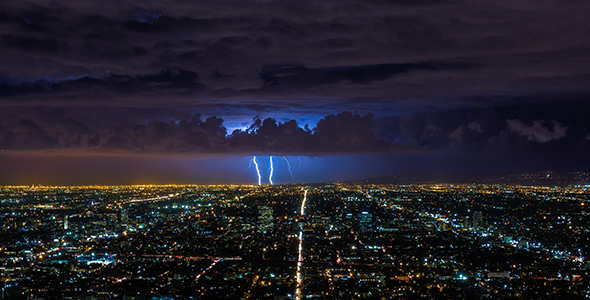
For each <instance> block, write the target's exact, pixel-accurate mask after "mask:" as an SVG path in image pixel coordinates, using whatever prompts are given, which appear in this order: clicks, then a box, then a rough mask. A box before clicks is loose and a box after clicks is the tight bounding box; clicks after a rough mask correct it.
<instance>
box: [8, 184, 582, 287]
mask: <svg viewBox="0 0 590 300" xmlns="http://www.w3.org/2000/svg"><path fill="white" fill-rule="evenodd" d="M589 195H590V187H588V186H563V187H537V186H511V185H447V184H424V185H385V184H383V185H371V184H364V185H353V184H342V183H333V184H322V185H305V186H300V185H285V186H237V185H219V186H193V185H166V186H81V187H72V186H68V187H57V186H56V187H48V186H27V187H1V188H0V203H1V208H0V226H2V230H1V231H0V276H1V277H2V283H1V285H2V298H6V299H309V298H315V299H358V298H363V299H480V298H484V299H555V298H558V297H559V298H563V299H585V298H586V299H587V297H590V292H589V291H590V277H589V276H588V270H589V268H590V265H589V263H588V259H587V257H588V254H589V251H590V248H589V245H590V240H589V238H590V223H589V222H590V216H589V215H588V214H587V212H586V207H587V206H588V205H590V203H589Z"/></svg>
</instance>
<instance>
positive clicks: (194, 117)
mask: <svg viewBox="0 0 590 300" xmlns="http://www.w3.org/2000/svg"><path fill="white" fill-rule="evenodd" d="M589 109H590V107H589V105H588V104H586V103H581V102H569V101H564V102H562V103H560V104H553V103H542V104H517V105H510V106H499V107H492V108H489V107H483V108H462V109H453V110H444V111H437V112H430V113H416V114H411V115H401V116H381V117H375V116H373V115H372V114H365V115H361V114H358V113H350V112H343V113H339V114H336V115H332V114H330V115H326V116H324V117H323V118H321V119H319V121H318V122H317V123H316V124H315V125H314V126H307V125H305V126H304V125H300V124H298V123H297V121H295V120H289V121H285V122H279V121H277V120H276V119H272V118H266V119H259V118H255V119H254V121H253V122H252V123H251V124H250V125H249V126H248V127H247V128H245V129H242V130H239V129H237V130H234V131H233V132H229V131H228V130H227V128H226V127H225V125H224V120H223V118H219V117H207V118H203V117H201V115H199V114H190V113H188V112H184V113H183V112H177V113H176V114H174V116H173V117H170V115H171V113H169V112H164V113H161V114H160V116H161V118H158V117H157V116H158V112H157V111H153V112H150V114H151V115H152V118H151V119H145V118H143V119H142V118H139V116H145V115H147V113H148V112H143V113H139V114H138V116H133V115H132V114H128V112H125V110H123V111H120V112H117V113H116V114H118V115H121V116H127V120H123V118H120V121H119V122H118V123H117V122H114V121H113V120H105V119H102V118H100V113H102V112H95V113H98V116H95V117H91V116H89V117H86V118H84V119H81V118H75V117H73V116H75V115H82V114H83V113H82V112H81V111H80V110H77V111H68V110H63V109H49V108H39V109H35V110H30V111H29V112H23V111H12V110H4V111H3V112H2V113H1V114H0V115H1V116H2V119H1V121H0V145H1V146H2V149H3V150H40V149H45V150H76V151H78V152H80V151H82V152H102V153H121V152H123V153H174V154H180V153H184V154H195V155H197V154H223V155H232V154H237V155H249V154H256V153H266V154H307V155H327V154H343V153H365V154H368V153H397V154H403V153H406V154H407V153H416V152H418V153H439V154H460V155H495V156H502V155H507V154H510V155H512V154H515V155H516V154H518V155H527V154H534V155H540V156H545V157H547V158H550V159H555V157H554V155H555V154H556V153H567V154H568V155H570V156H572V157H574V156H576V157H580V158H581V157H583V156H584V155H586V151H587V148H588V147H589V146H590V144H588V143H589V141H588V139H587V136H588V133H589V132H590V123H589V121H588V119H587V117H586V112H587V111H588V110H589ZM11 111H12V112H11ZM86 113H89V112H86ZM110 113H111V114H114V113H115V112H110ZM117 119H119V118H117Z"/></svg>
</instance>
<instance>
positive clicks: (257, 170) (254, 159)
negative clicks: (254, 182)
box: [252, 156, 262, 185]
mask: <svg viewBox="0 0 590 300" xmlns="http://www.w3.org/2000/svg"><path fill="white" fill-rule="evenodd" d="M252 162H253V163H254V166H256V174H258V185H261V184H262V177H261V176H260V168H258V162H257V161H256V156H254V157H253V158H252Z"/></svg>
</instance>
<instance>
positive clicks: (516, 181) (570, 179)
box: [342, 171, 590, 186]
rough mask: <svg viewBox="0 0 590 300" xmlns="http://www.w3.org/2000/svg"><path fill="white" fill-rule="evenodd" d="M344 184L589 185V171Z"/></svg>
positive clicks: (384, 178)
mask: <svg viewBox="0 0 590 300" xmlns="http://www.w3.org/2000/svg"><path fill="white" fill-rule="evenodd" d="M342 183H346V184H353V185H354V184H361V185H363V184H394V185H404V184H427V183H457V184H460V183H463V184H465V183H473V184H509V185H538V186H569V185H590V172H552V171H546V172H529V173H521V174H511V175H507V176H500V177H498V176H496V177H489V178H484V179H481V178H480V179H475V178H471V177H469V176H465V177H464V178H436V176H421V175H416V174H398V175H387V176H382V177H376V178H369V179H362V180H349V181H343V182H342Z"/></svg>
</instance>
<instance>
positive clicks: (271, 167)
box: [268, 156, 274, 185]
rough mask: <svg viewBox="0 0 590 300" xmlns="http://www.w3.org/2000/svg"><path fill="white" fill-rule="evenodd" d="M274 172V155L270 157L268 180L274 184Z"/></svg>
mask: <svg viewBox="0 0 590 300" xmlns="http://www.w3.org/2000/svg"><path fill="white" fill-rule="evenodd" d="M273 173H274V168H273V165H272V156H271V157H270V175H269V176H268V181H269V182H270V185H273V183H272V175H273Z"/></svg>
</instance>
